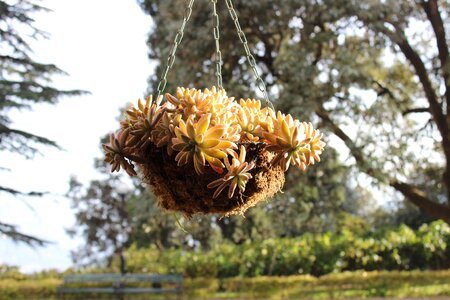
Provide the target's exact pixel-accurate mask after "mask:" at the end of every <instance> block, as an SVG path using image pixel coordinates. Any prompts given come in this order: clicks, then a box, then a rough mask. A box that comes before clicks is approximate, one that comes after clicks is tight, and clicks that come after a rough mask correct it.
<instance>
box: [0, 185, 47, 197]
mask: <svg viewBox="0 0 450 300" xmlns="http://www.w3.org/2000/svg"><path fill="white" fill-rule="evenodd" d="M0 191H1V192H6V193H9V194H11V195H13V196H18V195H21V196H31V197H42V196H44V195H46V194H48V192H35V191H32V192H28V193H24V192H21V191H18V190H15V189H12V188H7V187H3V186H0Z"/></svg>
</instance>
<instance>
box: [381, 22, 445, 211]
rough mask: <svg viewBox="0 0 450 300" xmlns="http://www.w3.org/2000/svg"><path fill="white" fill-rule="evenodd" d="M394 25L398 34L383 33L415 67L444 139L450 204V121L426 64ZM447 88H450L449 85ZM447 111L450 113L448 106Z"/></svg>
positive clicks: (385, 29)
mask: <svg viewBox="0 0 450 300" xmlns="http://www.w3.org/2000/svg"><path fill="white" fill-rule="evenodd" d="M392 25H393V26H394V27H395V28H396V32H392V31H391V30H389V29H387V28H386V27H385V28H384V29H383V30H382V32H383V33H384V34H386V35H387V36H388V37H389V38H390V39H391V40H392V41H393V42H395V43H396V44H397V45H398V46H399V47H400V50H401V51H402V52H403V54H404V55H405V57H406V59H408V60H409V62H410V63H411V64H412V66H413V67H414V69H415V71H416V74H417V76H418V77H419V80H420V83H421V84H422V87H423V90H424V92H425V96H426V98H427V100H428V103H429V104H430V112H431V115H432V116H433V120H434V122H435V123H436V125H437V128H438V130H439V133H440V134H441V137H442V148H443V149H444V155H445V158H446V166H445V173H444V184H445V186H446V187H447V201H448V202H449V203H450V130H449V127H450V119H449V120H446V116H445V115H444V112H443V111H442V106H441V104H440V103H439V100H438V99H439V98H438V96H437V95H436V92H435V89H434V88H433V85H432V83H431V80H430V78H429V76H428V72H427V69H426V68H425V64H424V63H423V61H422V59H421V58H420V56H419V54H417V52H416V51H415V50H414V49H413V48H412V47H411V45H410V44H409V42H408V40H407V39H406V37H405V35H404V33H403V31H402V30H401V29H400V28H398V27H396V26H395V25H396V24H392ZM446 87H448V86H447V84H446ZM447 111H450V110H449V107H448V106H447ZM447 118H450V115H447Z"/></svg>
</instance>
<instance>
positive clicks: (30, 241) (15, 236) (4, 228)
mask: <svg viewBox="0 0 450 300" xmlns="http://www.w3.org/2000/svg"><path fill="white" fill-rule="evenodd" d="M0 233H1V234H4V235H6V236H7V237H9V238H11V239H12V240H13V241H14V242H22V243H25V244H27V245H28V246H31V247H34V246H45V245H48V244H50V243H51V242H50V241H47V240H43V239H41V238H38V237H35V236H32V235H28V234H25V233H22V232H20V231H18V230H17V226H15V225H11V224H6V223H3V222H0Z"/></svg>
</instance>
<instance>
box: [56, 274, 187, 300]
mask: <svg viewBox="0 0 450 300" xmlns="http://www.w3.org/2000/svg"><path fill="white" fill-rule="evenodd" d="M182 290H183V277H182V276H181V275H158V274H74V275H67V276H65V277H64V283H63V285H61V286H60V287H59V288H58V294H59V295H60V297H61V298H62V297H63V296H64V295H65V294H88V293H89V294H111V295H115V296H120V297H121V298H122V297H123V296H124V295H126V294H143V293H148V294H164V293H176V294H177V296H178V297H179V296H180V295H181V293H182Z"/></svg>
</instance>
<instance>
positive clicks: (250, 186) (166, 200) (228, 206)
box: [140, 143, 284, 217]
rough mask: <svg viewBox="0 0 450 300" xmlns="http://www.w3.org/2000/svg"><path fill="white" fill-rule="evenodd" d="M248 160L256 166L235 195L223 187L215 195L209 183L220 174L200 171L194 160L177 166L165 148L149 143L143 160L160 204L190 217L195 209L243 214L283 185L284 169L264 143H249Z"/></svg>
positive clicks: (148, 181)
mask: <svg viewBox="0 0 450 300" xmlns="http://www.w3.org/2000/svg"><path fill="white" fill-rule="evenodd" d="M244 146H245V148H246V151H247V159H246V161H248V162H250V161H254V162H255V168H253V169H252V170H251V171H250V173H251V174H252V176H253V178H251V179H250V180H249V182H248V183H247V185H246V188H245V191H244V192H243V193H239V192H237V193H235V195H234V196H233V197H232V198H228V197H227V193H226V191H223V192H222V193H221V194H220V195H219V196H218V197H217V198H215V199H213V193H214V189H210V188H208V187H207V185H208V184H209V183H210V182H212V181H214V180H216V179H219V178H220V177H221V175H220V174H217V173H216V172H214V171H213V170H212V169H211V168H207V170H206V172H205V173H204V174H202V175H198V174H197V173H196V172H195V170H194V166H193V164H192V163H190V164H187V165H184V166H181V167H178V166H177V163H176V161H175V157H174V155H172V156H169V155H168V154H167V153H166V151H165V148H155V147H154V146H153V145H150V146H149V147H148V148H147V149H146V153H144V156H143V157H146V160H147V163H145V164H141V165H140V169H141V171H142V174H143V181H144V182H145V183H147V184H149V185H150V186H151V187H152V189H153V192H154V194H155V195H156V196H157V198H158V201H159V205H160V206H161V207H163V208H165V209H167V210H172V211H178V212H182V213H183V214H184V215H186V216H187V217H189V216H191V215H193V214H196V213H204V214H207V213H218V214H222V215H225V216H228V215H235V214H243V213H244V212H245V211H246V210H247V209H249V208H250V207H253V206H255V205H256V204H257V203H258V202H259V201H261V200H265V199H268V198H270V197H272V196H273V195H275V194H276V193H277V192H278V191H280V190H281V188H282V187H283V185H284V171H283V170H282V168H281V167H280V166H278V165H277V166H271V165H270V161H271V159H272V157H273V154H272V153H270V152H269V151H267V150H266V149H265V144H264V143H246V144H244Z"/></svg>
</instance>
